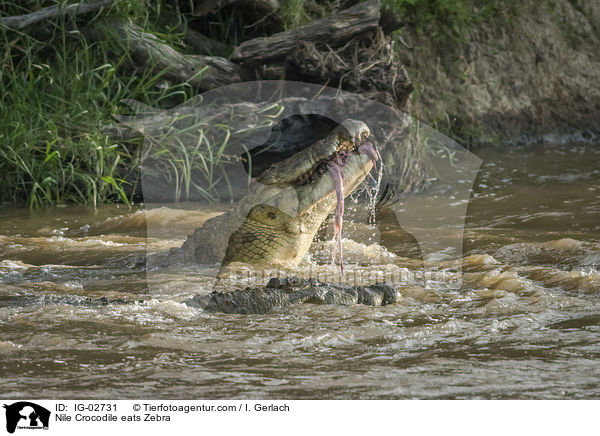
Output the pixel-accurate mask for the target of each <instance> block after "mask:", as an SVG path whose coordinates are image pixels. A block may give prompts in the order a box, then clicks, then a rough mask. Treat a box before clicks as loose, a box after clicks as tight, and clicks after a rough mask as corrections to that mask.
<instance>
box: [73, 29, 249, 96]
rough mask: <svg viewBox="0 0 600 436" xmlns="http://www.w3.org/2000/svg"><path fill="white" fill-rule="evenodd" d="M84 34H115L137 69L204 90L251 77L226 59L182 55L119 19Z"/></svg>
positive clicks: (156, 38)
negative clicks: (158, 73)
mask: <svg viewBox="0 0 600 436" xmlns="http://www.w3.org/2000/svg"><path fill="white" fill-rule="evenodd" d="M83 33H84V34H85V35H86V36H89V37H91V38H93V39H95V40H104V39H106V37H107V36H110V35H111V34H112V36H113V38H114V39H115V40H116V41H121V44H120V48H121V49H122V50H123V52H124V53H125V54H127V55H128V56H129V57H130V58H131V60H132V61H133V64H134V65H135V67H136V68H137V69H142V70H152V71H157V72H159V71H162V72H164V78H165V79H167V80H172V81H174V82H177V83H188V84H190V85H191V86H193V87H197V88H199V89H200V90H208V89H213V88H218V87H220V86H225V85H230V84H232V83H237V82H241V81H244V80H246V79H247V78H249V73H248V72H247V71H246V69H245V68H244V67H242V66H239V65H236V64H234V63H232V62H230V61H228V60H227V59H225V58H221V57H216V56H203V55H185V54H181V53H179V52H178V51H176V50H175V49H173V48H172V47H171V46H169V45H167V44H165V43H163V42H162V41H161V40H160V39H159V38H158V37H156V36H155V35H152V34H151V33H147V32H144V31H143V30H142V29H141V28H139V27H137V26H136V25H134V24H131V23H127V24H126V23H123V22H121V21H116V20H109V19H105V20H98V21H97V22H94V23H93V24H91V25H90V26H87V27H86V28H85V29H84V31H83Z"/></svg>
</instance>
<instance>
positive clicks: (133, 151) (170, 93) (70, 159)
mask: <svg viewBox="0 0 600 436" xmlns="http://www.w3.org/2000/svg"><path fill="white" fill-rule="evenodd" d="M140 3H141V2H135V1H130V2H118V7H114V8H113V10H112V11H111V12H112V13H113V14H117V15H119V16H122V17H136V19H137V21H138V24H139V25H141V26H143V27H144V28H145V29H159V30H162V32H168V31H169V29H167V30H165V29H164V26H163V27H162V28H161V26H160V22H159V19H158V18H159V17H160V16H161V14H163V11H162V10H161V8H160V4H159V3H160V2H157V3H156V5H155V7H154V9H151V8H148V9H147V8H142V7H141V6H140ZM2 4H3V6H4V8H3V15H18V14H24V13H27V12H30V11H32V10H36V9H39V8H41V7H45V6H48V2H41V1H32V2H26V3H20V2H19V3H17V2H9V3H8V4H7V2H3V3H2ZM50 4H52V3H50ZM141 4H142V5H143V3H141ZM65 20H72V19H71V18H57V19H55V20H48V21H46V22H44V23H43V25H38V27H37V28H36V29H35V31H28V32H27V33H26V32H21V31H15V30H12V29H8V28H5V27H0V62H1V63H2V67H1V68H0V89H1V94H0V174H1V183H0V202H26V203H27V204H28V205H30V206H45V205H53V204H59V203H65V202H77V203H82V204H94V205H97V204H99V203H102V202H107V201H118V202H125V203H129V202H130V201H131V200H132V197H133V195H134V193H135V191H136V186H135V183H136V180H137V179H138V177H137V174H138V171H139V162H138V157H139V145H140V144H139V141H138V143H132V144H117V143H115V142H112V141H111V140H110V139H109V138H108V137H107V136H106V135H104V134H102V133H101V131H100V127H101V126H102V124H103V123H110V122H112V116H113V115H115V114H117V113H119V112H120V111H122V108H121V104H120V102H121V100H122V99H125V98H128V99H136V100H139V101H141V102H146V103H147V104H151V105H157V102H158V104H163V105H166V106H171V105H174V104H176V103H179V102H181V101H184V100H185V99H186V98H188V97H189V96H190V95H191V94H192V92H191V90H190V89H189V87H186V86H185V85H175V86H170V87H161V86H158V85H160V81H161V75H160V74H156V73H144V74H141V75H131V74H130V73H128V70H127V69H124V68H123V66H124V64H125V63H126V62H127V58H126V57H125V56H123V57H121V58H116V59H115V57H114V56H109V53H110V49H111V47H112V46H114V44H115V42H114V41H112V42H111V41H109V40H107V41H102V42H93V43H91V42H87V41H86V39H85V38H84V37H83V36H82V34H81V33H80V32H79V30H78V29H77V25H76V24H75V23H74V22H65Z"/></svg>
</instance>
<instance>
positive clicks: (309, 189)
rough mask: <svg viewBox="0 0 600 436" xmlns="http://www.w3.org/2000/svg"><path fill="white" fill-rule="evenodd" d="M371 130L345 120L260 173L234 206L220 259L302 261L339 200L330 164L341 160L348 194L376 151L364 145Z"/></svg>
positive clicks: (266, 262) (265, 262)
mask: <svg viewBox="0 0 600 436" xmlns="http://www.w3.org/2000/svg"><path fill="white" fill-rule="evenodd" d="M369 135H370V131H369V128H368V127H367V125H366V124H365V123H363V122H361V121H356V120H346V121H344V122H342V123H341V124H340V125H339V126H338V127H336V128H335V129H333V130H332V131H331V132H330V133H329V135H327V136H326V137H325V138H324V139H322V140H319V141H316V142H315V143H314V144H312V145H310V146H309V147H307V148H305V149H303V150H301V151H299V152H298V153H296V154H295V155H293V156H291V157H289V158H287V159H285V160H283V161H281V162H278V163H276V164H274V165H272V166H271V167H270V168H269V169H267V170H266V171H265V172H264V173H263V174H261V175H260V176H259V177H257V178H256V179H255V180H254V181H253V183H252V184H251V186H250V189H249V192H248V194H247V195H246V196H245V197H244V198H243V199H242V200H240V202H239V203H238V205H237V206H236V207H235V208H234V210H233V211H232V212H231V213H232V214H233V217H235V216H236V215H237V216H238V217H239V218H241V219H240V220H239V221H238V222H241V224H239V225H236V226H235V227H236V229H235V230H234V231H233V232H232V233H231V234H230V236H229V238H228V240H227V244H226V250H225V253H224V256H223V257H222V265H227V264H229V263H231V262H245V263H252V264H262V265H287V266H289V265H296V264H298V263H299V262H300V260H301V259H302V258H303V257H304V255H305V254H306V252H307V251H308V249H309V248H310V245H311V243H312V241H313V238H314V236H315V234H316V232H317V230H318V229H319V227H320V226H321V224H322V223H323V221H324V220H325V219H326V218H327V216H328V215H329V214H331V212H332V211H333V209H334V208H335V206H336V202H337V197H336V183H335V180H334V179H333V177H332V175H331V173H330V171H328V164H329V163H330V162H336V164H338V165H339V166H341V170H342V178H343V184H344V194H345V195H346V196H347V195H348V194H350V193H352V192H353V191H354V190H355V189H356V188H357V187H358V186H359V185H360V183H361V182H362V181H363V180H364V179H365V177H366V176H367V174H368V173H369V171H370V170H371V168H372V166H373V164H372V161H371V158H372V155H371V156H370V155H369V154H368V153H367V152H365V151H364V150H365V148H364V147H363V148H361V145H362V144H364V143H366V141H367V138H368V136H369ZM230 218H231V217H230ZM234 221H235V219H234Z"/></svg>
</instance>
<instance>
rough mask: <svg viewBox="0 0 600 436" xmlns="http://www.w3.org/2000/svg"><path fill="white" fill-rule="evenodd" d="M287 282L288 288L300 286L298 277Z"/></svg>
mask: <svg viewBox="0 0 600 436" xmlns="http://www.w3.org/2000/svg"><path fill="white" fill-rule="evenodd" d="M287 281H288V285H290V286H300V285H301V284H302V279H299V278H298V277H290V278H288V279H287Z"/></svg>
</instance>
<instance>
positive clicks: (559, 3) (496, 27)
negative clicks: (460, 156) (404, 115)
mask: <svg viewBox="0 0 600 436" xmlns="http://www.w3.org/2000/svg"><path fill="white" fill-rule="evenodd" d="M504 12H505V14H504V16H496V17H493V19H487V20H481V21H480V22H478V23H474V24H473V25H472V27H470V29H469V30H468V31H465V32H463V33H462V35H461V38H460V39H461V40H460V41H459V42H457V43H450V42H449V41H448V40H447V39H443V40H440V39H439V38H438V39H436V38H432V37H431V36H430V34H426V33H422V32H419V29H418V27H417V26H416V25H410V26H407V27H406V28H405V29H404V31H403V32H401V35H402V37H403V40H404V42H405V44H404V45H403V44H398V50H399V52H400V53H401V57H402V60H403V62H404V63H405V64H406V65H408V68H409V71H410V72H411V73H412V75H413V76H416V77H417V79H416V83H417V84H418V89H417V91H416V92H415V93H413V98H412V100H411V102H410V104H411V106H410V107H411V109H410V110H411V111H412V112H413V113H414V114H415V115H416V116H417V117H419V118H420V119H421V120H423V121H425V122H427V123H429V124H431V125H432V126H434V127H436V128H438V129H439V130H441V131H443V132H447V133H448V134H450V136H452V137H454V138H456V139H457V140H458V141H459V142H462V143H467V144H468V143H475V144H481V143H500V144H505V145H510V144H513V143H535V142H539V143H543V142H549V143H564V142H571V141H578V140H579V141H581V140H583V141H585V140H590V139H592V138H594V137H597V135H598V134H599V133H600V3H598V2H594V1H589V0H578V1H568V0H556V1H547V2H533V1H526V2H521V3H520V4H519V5H518V6H516V7H515V8H513V9H510V8H506V9H505V10H504Z"/></svg>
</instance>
